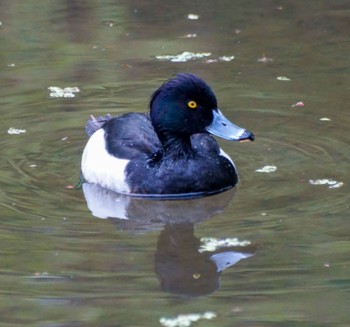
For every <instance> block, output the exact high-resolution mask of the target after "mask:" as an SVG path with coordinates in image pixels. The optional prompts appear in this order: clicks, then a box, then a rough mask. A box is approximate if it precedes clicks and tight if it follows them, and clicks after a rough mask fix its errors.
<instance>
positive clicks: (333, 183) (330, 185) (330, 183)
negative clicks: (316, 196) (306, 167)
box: [309, 178, 344, 188]
mask: <svg viewBox="0 0 350 327" xmlns="http://www.w3.org/2000/svg"><path fill="white" fill-rule="evenodd" d="M309 183H310V184H311V185H328V188H339V187H342V186H343V185H344V183H343V182H338V181H336V180H334V179H327V178H324V179H309Z"/></svg>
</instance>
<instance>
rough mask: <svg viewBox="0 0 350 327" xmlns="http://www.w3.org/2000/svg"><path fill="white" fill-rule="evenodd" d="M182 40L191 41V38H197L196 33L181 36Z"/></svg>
mask: <svg viewBox="0 0 350 327" xmlns="http://www.w3.org/2000/svg"><path fill="white" fill-rule="evenodd" d="M181 37H182V38H186V39H187V38H188V39H191V38H195V37H197V34H196V33H192V34H191V33H190V34H186V35H183V36H181Z"/></svg>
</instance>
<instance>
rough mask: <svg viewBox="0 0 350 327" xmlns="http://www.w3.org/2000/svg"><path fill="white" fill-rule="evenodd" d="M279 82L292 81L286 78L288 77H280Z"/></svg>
mask: <svg viewBox="0 0 350 327" xmlns="http://www.w3.org/2000/svg"><path fill="white" fill-rule="evenodd" d="M277 80H279V81H290V80H291V79H290V78H288V77H286V76H278V77H277Z"/></svg>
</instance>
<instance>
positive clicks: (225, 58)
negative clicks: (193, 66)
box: [219, 56, 235, 61]
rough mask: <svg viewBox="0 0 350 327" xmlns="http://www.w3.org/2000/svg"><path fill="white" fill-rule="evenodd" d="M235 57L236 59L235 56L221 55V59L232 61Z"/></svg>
mask: <svg viewBox="0 0 350 327" xmlns="http://www.w3.org/2000/svg"><path fill="white" fill-rule="evenodd" d="M233 59H235V56H221V57H219V60H220V61H232V60H233Z"/></svg>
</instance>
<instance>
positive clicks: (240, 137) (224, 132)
mask: <svg viewBox="0 0 350 327" xmlns="http://www.w3.org/2000/svg"><path fill="white" fill-rule="evenodd" d="M213 116H214V117H213V122H212V123H211V124H210V125H209V126H208V127H207V128H206V130H207V132H209V133H210V134H213V135H215V136H218V137H221V138H223V139H225V140H229V141H245V140H250V141H254V134H253V133H252V132H250V131H248V130H247V129H244V128H242V127H239V126H237V125H235V124H233V123H231V122H230V121H229V120H228V119H227V118H226V117H225V116H224V115H223V114H222V113H221V111H220V110H219V109H217V110H213Z"/></svg>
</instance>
